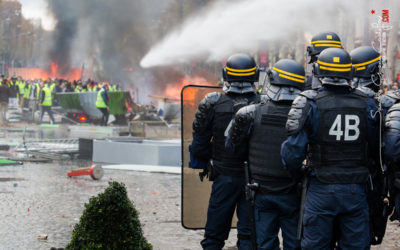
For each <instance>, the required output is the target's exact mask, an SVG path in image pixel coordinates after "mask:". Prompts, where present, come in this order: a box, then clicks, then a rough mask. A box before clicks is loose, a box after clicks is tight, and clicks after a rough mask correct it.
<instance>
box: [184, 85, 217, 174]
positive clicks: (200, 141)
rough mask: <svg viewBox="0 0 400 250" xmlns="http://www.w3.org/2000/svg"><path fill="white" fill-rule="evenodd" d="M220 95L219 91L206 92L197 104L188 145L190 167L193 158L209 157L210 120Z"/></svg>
mask: <svg viewBox="0 0 400 250" xmlns="http://www.w3.org/2000/svg"><path fill="white" fill-rule="evenodd" d="M220 97H221V94H220V93H216V92H215V93H210V94H208V95H207V96H206V97H205V98H204V99H203V100H202V101H201V102H200V104H199V107H198V109H197V111H196V114H195V118H194V121H193V141H192V144H191V145H190V146H189V151H190V158H191V167H195V166H193V163H194V162H193V160H199V161H203V162H204V161H205V162H208V160H210V159H211V154H212V151H211V138H212V121H213V118H214V112H215V111H214V105H215V103H216V102H217V101H218V100H219V98H220Z"/></svg>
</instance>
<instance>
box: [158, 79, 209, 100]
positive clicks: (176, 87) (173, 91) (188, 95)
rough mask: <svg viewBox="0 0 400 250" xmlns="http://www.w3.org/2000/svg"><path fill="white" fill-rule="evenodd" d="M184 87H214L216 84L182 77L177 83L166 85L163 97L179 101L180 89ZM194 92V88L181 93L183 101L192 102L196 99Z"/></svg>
mask: <svg viewBox="0 0 400 250" xmlns="http://www.w3.org/2000/svg"><path fill="white" fill-rule="evenodd" d="M186 85H211V86H212V85H216V83H213V82H210V81H208V80H207V79H205V78H203V77H188V76H186V77H184V78H182V79H181V81H179V82H174V83H169V84H167V86H166V88H165V91H164V95H165V96H166V97H169V98H171V99H172V98H173V99H180V95H181V91H182V88H183V87H184V86H186ZM196 92H197V91H195V89H194V88H191V89H187V90H185V91H184V92H183V99H184V100H194V99H195V97H196Z"/></svg>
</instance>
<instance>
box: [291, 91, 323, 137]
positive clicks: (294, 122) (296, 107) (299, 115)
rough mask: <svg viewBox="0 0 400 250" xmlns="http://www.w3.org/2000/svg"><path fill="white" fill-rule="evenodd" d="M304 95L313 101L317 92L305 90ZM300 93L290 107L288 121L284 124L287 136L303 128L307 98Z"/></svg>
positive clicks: (307, 105)
mask: <svg viewBox="0 0 400 250" xmlns="http://www.w3.org/2000/svg"><path fill="white" fill-rule="evenodd" d="M304 92H307V93H306V95H308V96H310V97H311V98H309V99H313V98H314V97H315V96H316V95H317V91H315V90H307V91H304ZM304 92H302V93H300V95H299V96H298V97H296V99H294V101H293V103H292V107H291V109H290V111H289V114H288V120H287V122H286V131H287V132H288V134H289V135H294V134H297V133H298V132H299V131H300V130H301V129H302V128H303V126H304V123H305V121H306V118H307V110H308V107H309V104H308V102H307V96H306V95H303V93H304Z"/></svg>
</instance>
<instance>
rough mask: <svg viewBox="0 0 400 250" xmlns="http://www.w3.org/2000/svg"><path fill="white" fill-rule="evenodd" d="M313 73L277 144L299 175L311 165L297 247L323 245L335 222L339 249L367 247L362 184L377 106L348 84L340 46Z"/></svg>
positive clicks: (374, 138)
mask: <svg viewBox="0 0 400 250" xmlns="http://www.w3.org/2000/svg"><path fill="white" fill-rule="evenodd" d="M315 70H316V72H315V74H316V76H317V77H318V78H319V79H320V81H321V83H322V88H320V89H319V90H318V91H316V90H308V91H305V92H303V93H301V94H300V95H299V96H298V97H297V98H296V99H295V100H294V102H293V104H292V109H291V110H290V112H289V116H288V121H287V123H286V129H287V131H288V133H289V137H288V139H287V140H286V141H285V142H284V143H283V144H282V148H281V155H282V160H283V162H284V165H285V166H286V167H287V169H288V170H289V171H290V173H291V174H292V175H293V176H296V175H301V174H302V167H301V166H302V162H303V160H304V159H305V158H307V166H308V167H309V168H310V169H311V174H310V183H309V188H308V191H307V196H306V200H305V207H304V211H305V212H304V219H303V237H302V240H301V247H302V249H328V248H329V245H330V243H331V241H332V234H333V232H332V229H333V225H334V223H335V222H337V223H338V228H339V230H340V232H339V233H340V236H339V247H340V248H341V249H349V248H351V249H368V248H369V243H370V241H369V224H368V216H369V215H368V204H367V197H366V185H365V184H366V182H367V179H368V176H369V169H368V155H377V153H376V152H377V151H378V150H379V146H378V138H379V130H378V129H377V126H378V118H377V116H376V115H375V114H376V112H377V110H378V107H377V105H376V102H375V100H374V99H372V98H369V97H368V96H366V95H365V94H364V93H362V92H361V91H359V90H356V89H354V88H351V86H350V83H349V82H350V80H351V79H352V71H353V68H352V63H351V58H350V55H349V54H348V53H347V52H346V51H345V50H343V49H340V48H328V49H326V50H324V51H322V52H321V54H320V55H319V58H318V60H317V63H316V65H315Z"/></svg>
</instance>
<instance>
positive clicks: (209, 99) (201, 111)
mask: <svg viewBox="0 0 400 250" xmlns="http://www.w3.org/2000/svg"><path fill="white" fill-rule="evenodd" d="M221 96H222V94H221V93H218V92H212V93H209V94H208V95H206V97H204V99H203V100H202V101H201V102H200V104H199V107H198V109H197V111H196V114H195V117H194V121H193V131H194V132H195V133H197V134H201V133H203V132H204V131H205V130H206V129H207V127H208V123H209V121H210V117H209V116H210V111H211V109H212V107H213V106H214V105H215V104H216V103H217V102H218V100H219V99H220V98H221Z"/></svg>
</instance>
